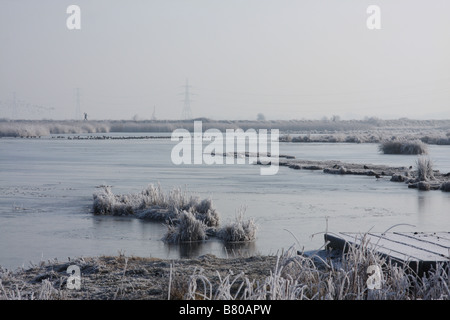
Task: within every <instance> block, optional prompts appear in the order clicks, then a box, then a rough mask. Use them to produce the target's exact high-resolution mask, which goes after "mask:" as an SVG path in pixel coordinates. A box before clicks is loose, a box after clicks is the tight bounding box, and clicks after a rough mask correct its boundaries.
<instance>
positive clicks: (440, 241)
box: [394, 232, 450, 249]
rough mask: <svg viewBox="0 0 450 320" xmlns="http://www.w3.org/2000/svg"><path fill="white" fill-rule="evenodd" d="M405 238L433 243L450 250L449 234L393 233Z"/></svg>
mask: <svg viewBox="0 0 450 320" xmlns="http://www.w3.org/2000/svg"><path fill="white" fill-rule="evenodd" d="M394 233H395V234H401V235H403V236H405V237H410V238H414V239H420V240H422V241H425V242H429V243H434V244H436V245H438V246H442V247H444V248H447V249H450V233H449V232H394Z"/></svg>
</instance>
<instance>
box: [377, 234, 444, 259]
mask: <svg viewBox="0 0 450 320" xmlns="http://www.w3.org/2000/svg"><path fill="white" fill-rule="evenodd" d="M370 235H371V236H373V237H377V238H381V239H386V240H389V241H392V242H395V243H396V244H403V245H405V246H408V247H411V250H413V251H414V252H418V253H419V254H420V251H423V252H424V254H432V255H437V256H438V258H437V259H438V260H446V259H448V258H449V249H448V248H446V247H443V246H438V245H436V244H434V243H431V242H427V241H422V240H421V239H418V238H414V237H407V236H405V235H400V234H396V233H385V234H372V233H370ZM439 257H440V258H439ZM442 258H444V259H442ZM423 260H425V259H423Z"/></svg>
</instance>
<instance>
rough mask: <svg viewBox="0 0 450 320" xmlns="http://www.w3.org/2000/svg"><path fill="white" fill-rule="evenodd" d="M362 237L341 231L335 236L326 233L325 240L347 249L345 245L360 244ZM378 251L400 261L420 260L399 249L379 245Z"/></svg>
mask: <svg viewBox="0 0 450 320" xmlns="http://www.w3.org/2000/svg"><path fill="white" fill-rule="evenodd" d="M361 238H362V237H361V236H358V235H357V234H355V233H354V234H352V235H348V234H344V233H339V234H336V235H334V236H333V235H330V234H326V235H325V241H330V245H329V246H330V247H331V248H334V249H339V250H345V249H346V248H345V247H346V246H348V245H353V244H356V245H360V244H361ZM376 251H377V252H379V253H380V254H382V255H383V256H386V257H391V258H394V259H396V260H398V261H400V262H406V261H419V259H417V258H414V257H411V256H407V255H406V254H404V253H403V252H401V251H397V250H392V249H386V248H383V247H377V249H376Z"/></svg>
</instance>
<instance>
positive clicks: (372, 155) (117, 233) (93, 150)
mask: <svg viewBox="0 0 450 320" xmlns="http://www.w3.org/2000/svg"><path fill="white" fill-rule="evenodd" d="M110 135H111V134H110ZM122 135H123V134H122ZM175 144H176V143H175V142H172V141H170V140H168V139H142V140H67V139H52V138H42V139H13V138H11V139H10V138H3V139H1V140H0V148H1V152H0V163H1V167H0V194H1V196H0V243H2V245H1V246H0V265H2V266H4V267H8V268H15V267H18V266H22V265H24V266H28V265H29V261H32V262H35V263H37V262H39V261H40V260H42V259H43V260H47V259H52V258H58V259H64V260H65V259H67V258H68V257H78V256H93V255H101V254H112V255H116V254H118V253H119V252H123V253H125V254H126V255H136V256H153V257H161V258H180V257H193V256H199V255H202V254H206V253H212V254H215V255H217V256H223V257H226V256H230V255H232V254H234V253H238V254H276V253H277V252H279V251H280V250H282V249H287V248H289V247H290V246H292V245H294V244H295V245H296V246H297V247H298V248H299V249H301V248H303V247H304V248H305V250H314V249H318V248H319V247H320V246H322V245H323V232H324V231H325V230H326V228H327V227H328V230H329V231H352V232H366V231H369V230H370V229H371V230H372V231H380V232H382V231H385V230H386V229H387V228H389V227H391V226H393V225H396V224H410V225H415V226H416V227H411V226H407V225H402V226H398V227H396V230H403V231H445V230H444V229H445V227H446V226H448V225H450V216H449V215H448V212H447V211H448V207H449V204H450V194H449V193H445V192H441V191H430V192H420V191H417V190H411V189H408V188H407V186H406V185H405V184H403V183H394V182H390V181H388V179H380V180H376V179H375V178H373V177H367V176H349V175H346V176H339V175H328V174H324V173H322V172H321V171H306V170H292V169H289V168H286V167H280V170H279V172H278V173H277V174H276V175H274V176H261V175H260V174H259V167H258V166H254V165H250V164H244V165H237V164H234V165H213V166H208V165H180V166H176V165H174V164H172V162H171V159H170V154H171V150H172V148H173V146H174V145H175ZM280 153H281V154H289V155H294V156H296V157H297V158H299V159H311V160H327V159H334V160H340V161H349V162H357V163H365V164H370V163H375V164H387V165H396V166H410V165H414V163H415V161H416V159H417V157H416V156H391V155H383V154H380V153H379V152H378V146H377V145H376V144H345V143H344V144H337V143H336V144H323V143H311V144H303V143H301V144H300V143H280ZM429 153H430V154H429V156H430V158H431V159H432V160H433V161H434V163H435V168H436V169H439V170H441V171H442V172H449V171H450V163H449V162H448V160H447V159H449V157H450V147H449V146H430V149H429ZM157 183H160V184H161V186H162V188H163V189H164V190H170V189H172V188H177V187H181V188H183V189H185V190H186V191H187V192H189V193H192V194H194V195H198V196H199V197H200V198H207V197H210V198H211V199H212V200H213V203H214V206H215V208H216V209H217V210H218V211H219V212H220V216H221V219H222V223H226V222H229V221H231V220H232V219H234V217H235V215H236V213H237V211H238V209H239V208H241V207H245V208H246V211H245V216H246V217H248V218H254V219H255V220H256V223H257V224H258V225H259V230H258V233H257V239H256V241H255V242H253V243H247V244H243V245H235V246H231V245H230V246H228V247H227V248H225V247H224V244H223V242H221V241H217V240H208V241H206V242H202V243H192V244H186V245H181V246H180V245H167V244H165V243H164V242H163V241H161V238H162V237H163V235H164V233H165V231H166V227H165V226H164V225H163V224H162V223H160V222H148V221H144V220H138V219H135V218H132V217H112V216H95V215H93V213H92V194H93V193H94V192H97V191H98V188H97V187H98V186H100V185H110V186H112V190H113V192H114V193H115V194H120V193H134V192H139V191H141V190H142V189H143V188H145V187H146V186H147V185H148V184H157Z"/></svg>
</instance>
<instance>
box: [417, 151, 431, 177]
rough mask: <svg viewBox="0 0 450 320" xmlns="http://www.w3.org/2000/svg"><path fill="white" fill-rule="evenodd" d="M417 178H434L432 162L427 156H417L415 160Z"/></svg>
mask: <svg viewBox="0 0 450 320" xmlns="http://www.w3.org/2000/svg"><path fill="white" fill-rule="evenodd" d="M416 167H417V180H418V181H430V180H435V177H434V172H433V162H432V161H431V159H430V158H428V157H419V158H418V159H417V161H416Z"/></svg>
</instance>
